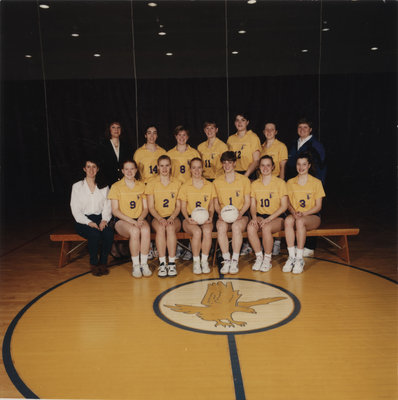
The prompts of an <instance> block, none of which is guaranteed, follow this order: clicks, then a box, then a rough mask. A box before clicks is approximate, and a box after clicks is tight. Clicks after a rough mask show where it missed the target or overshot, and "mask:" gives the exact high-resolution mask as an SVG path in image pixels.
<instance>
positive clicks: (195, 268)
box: [192, 261, 202, 275]
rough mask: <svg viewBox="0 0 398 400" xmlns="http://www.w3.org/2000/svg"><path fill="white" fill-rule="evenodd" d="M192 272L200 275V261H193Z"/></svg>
mask: <svg viewBox="0 0 398 400" xmlns="http://www.w3.org/2000/svg"><path fill="white" fill-rule="evenodd" d="M192 270H193V273H194V274H196V275H200V274H201V273H202V268H201V267H200V261H194V262H193V268H192Z"/></svg>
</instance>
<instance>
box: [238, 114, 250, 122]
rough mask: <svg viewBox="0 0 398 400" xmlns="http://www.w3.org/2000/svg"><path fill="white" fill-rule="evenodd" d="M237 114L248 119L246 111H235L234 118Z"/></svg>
mask: <svg viewBox="0 0 398 400" xmlns="http://www.w3.org/2000/svg"><path fill="white" fill-rule="evenodd" d="M238 115H240V116H242V117H243V118H244V119H247V120H248V121H249V120H250V118H249V114H248V113H247V112H237V113H235V119H236V117H237V116H238Z"/></svg>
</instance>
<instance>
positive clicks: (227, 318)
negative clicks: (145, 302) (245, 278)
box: [165, 281, 287, 328]
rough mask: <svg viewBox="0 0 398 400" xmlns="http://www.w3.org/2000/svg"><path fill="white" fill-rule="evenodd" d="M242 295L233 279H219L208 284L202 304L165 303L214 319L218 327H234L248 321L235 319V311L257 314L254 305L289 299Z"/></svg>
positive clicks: (189, 312)
mask: <svg viewBox="0 0 398 400" xmlns="http://www.w3.org/2000/svg"><path fill="white" fill-rule="evenodd" d="M241 297H242V294H240V293H239V290H235V289H234V287H233V285H232V282H231V281H228V282H226V283H223V282H222V281H219V282H215V283H209V284H208V285H207V291H206V293H205V295H204V297H203V299H202V301H201V304H202V306H194V305H186V304H175V305H174V306H172V305H167V304H165V307H168V308H170V309H171V310H173V311H176V312H181V313H185V314H195V315H196V316H197V317H199V318H201V319H202V320H204V321H214V322H215V326H216V327H217V326H219V325H221V326H222V327H224V328H225V327H231V328H234V327H235V325H236V326H245V325H246V324H247V322H245V321H236V320H234V319H233V318H232V314H233V313H235V312H244V313H250V314H256V313H257V312H256V310H255V309H254V308H253V307H254V306H260V305H266V304H269V303H273V302H275V301H280V300H285V299H287V297H281V296H278V297H267V298H260V299H258V300H254V301H239V299H240V298H241Z"/></svg>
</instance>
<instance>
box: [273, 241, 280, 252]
mask: <svg viewBox="0 0 398 400" xmlns="http://www.w3.org/2000/svg"><path fill="white" fill-rule="evenodd" d="M280 252H281V241H280V240H274V246H273V247H272V255H273V256H279V254H280Z"/></svg>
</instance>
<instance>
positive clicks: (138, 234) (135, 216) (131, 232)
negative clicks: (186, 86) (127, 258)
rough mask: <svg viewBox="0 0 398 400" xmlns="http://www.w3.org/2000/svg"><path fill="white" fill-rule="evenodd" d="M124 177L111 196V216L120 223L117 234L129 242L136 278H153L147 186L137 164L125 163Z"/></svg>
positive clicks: (132, 161)
mask: <svg viewBox="0 0 398 400" xmlns="http://www.w3.org/2000/svg"><path fill="white" fill-rule="evenodd" d="M122 173H123V178H122V179H121V180H120V181H118V182H116V183H114V184H113V185H112V187H111V190H110V191H109V194H108V198H109V199H110V200H111V202H112V213H113V215H114V216H115V217H116V219H117V222H116V223H115V230H116V232H117V233H119V234H120V235H122V236H124V237H127V238H129V249H130V254H131V260H132V262H133V271H132V275H133V276H134V278H141V277H142V275H144V276H151V275H152V271H151V270H150V268H149V266H148V252H149V243H150V237H151V230H150V227H149V224H148V222H147V221H146V219H145V218H146V216H147V215H148V205H147V200H146V198H145V194H144V192H145V184H144V183H142V182H140V181H139V178H140V174H139V172H138V168H137V164H136V162H135V161H134V160H126V161H125V162H124V163H123V168H122ZM140 255H141V262H140Z"/></svg>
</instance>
